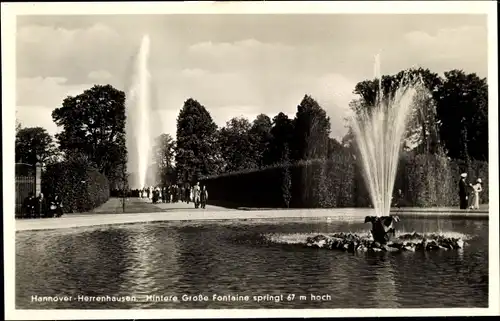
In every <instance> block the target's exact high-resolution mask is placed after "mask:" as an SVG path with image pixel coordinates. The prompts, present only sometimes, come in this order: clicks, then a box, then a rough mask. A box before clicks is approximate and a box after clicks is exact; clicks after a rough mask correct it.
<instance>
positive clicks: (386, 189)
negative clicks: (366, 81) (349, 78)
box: [352, 56, 418, 217]
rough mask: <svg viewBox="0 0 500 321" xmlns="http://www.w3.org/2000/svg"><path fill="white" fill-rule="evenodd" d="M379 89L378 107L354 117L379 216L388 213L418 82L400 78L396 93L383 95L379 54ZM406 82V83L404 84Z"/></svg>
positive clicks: (363, 163) (363, 111)
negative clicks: (387, 95)
mask: <svg viewBox="0 0 500 321" xmlns="http://www.w3.org/2000/svg"><path fill="white" fill-rule="evenodd" d="M374 70H375V78H376V79H378V90H379V91H378V92H379V94H378V95H377V99H376V102H375V106H372V107H371V108H367V109H363V110H361V111H360V112H359V114H358V115H356V116H354V117H353V122H352V129H353V132H354V136H355V140H356V145H357V148H358V150H359V153H360V156H361V162H362V166H363V172H364V179H365V184H366V186H367V188H368V191H369V193H370V198H371V201H372V204H373V207H374V208H375V213H376V216H378V217H380V216H388V215H389V213H390V209H391V199H392V192H393V188H394V182H395V179H396V173H397V168H398V161H399V154H400V149H401V144H402V141H403V138H404V134H405V129H406V124H407V121H408V118H409V116H410V114H411V111H412V106H413V102H414V99H415V97H416V95H417V87H418V85H417V84H416V83H410V82H408V81H401V82H400V84H399V86H398V88H397V89H396V91H395V93H394V94H393V95H391V96H389V97H384V95H383V94H382V92H383V91H382V81H381V78H382V77H381V73H380V60H379V56H377V57H376V60H375V68H374ZM405 83H406V84H405Z"/></svg>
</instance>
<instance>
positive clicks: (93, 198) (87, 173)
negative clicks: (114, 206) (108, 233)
mask: <svg viewBox="0 0 500 321" xmlns="http://www.w3.org/2000/svg"><path fill="white" fill-rule="evenodd" d="M42 192H43V193H44V194H45V196H46V197H50V196H51V195H54V194H58V195H59V196H60V197H61V199H62V202H63V206H64V212H66V213H75V212H87V211H90V210H92V209H94V208H96V207H98V206H100V205H102V204H104V203H105V202H106V201H107V200H108V199H109V182H108V179H107V178H106V176H104V175H103V174H101V173H99V171H98V170H97V169H95V168H94V167H92V166H91V165H90V164H89V163H88V162H86V161H85V160H71V161H66V162H61V163H56V164H53V165H49V166H48V167H47V168H46V170H45V171H44V172H43V174H42Z"/></svg>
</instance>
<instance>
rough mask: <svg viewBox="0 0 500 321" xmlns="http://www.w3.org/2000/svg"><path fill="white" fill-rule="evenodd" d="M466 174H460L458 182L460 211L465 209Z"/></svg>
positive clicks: (466, 196) (466, 199)
mask: <svg viewBox="0 0 500 321" xmlns="http://www.w3.org/2000/svg"><path fill="white" fill-rule="evenodd" d="M466 178H467V173H462V174H461V175H460V181H459V182H458V197H459V198H460V209H462V210H465V209H467V205H468V204H467V202H468V193H467V189H468V186H469V184H467V182H466Z"/></svg>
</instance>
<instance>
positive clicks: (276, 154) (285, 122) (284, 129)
mask: <svg viewBox="0 0 500 321" xmlns="http://www.w3.org/2000/svg"><path fill="white" fill-rule="evenodd" d="M272 124H273V127H272V128H271V131H270V133H271V137H270V140H271V141H270V144H269V147H268V155H269V156H268V158H267V160H268V165H273V164H279V163H280V161H281V160H282V159H283V155H285V154H286V155H287V157H288V156H289V153H290V151H289V146H290V145H291V143H292V138H293V121H292V120H291V119H290V118H288V116H287V115H286V114H284V113H279V114H278V115H276V116H275V117H274V118H273V123H272Z"/></svg>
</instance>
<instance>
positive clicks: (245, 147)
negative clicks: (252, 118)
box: [218, 117, 259, 172]
mask: <svg viewBox="0 0 500 321" xmlns="http://www.w3.org/2000/svg"><path fill="white" fill-rule="evenodd" d="M251 129H252V124H251V123H250V122H249V121H248V119H246V118H243V117H234V118H232V119H230V120H229V121H228V122H227V123H226V126H225V127H222V128H221V129H220V130H219V134H218V143H219V145H220V149H221V155H222V159H223V160H224V165H225V171H228V172H234V171H240V170H243V169H247V168H258V167H259V164H258V162H259V160H258V159H257V154H259V153H258V152H256V149H255V147H256V146H255V143H256V142H255V140H254V138H253V137H252V136H251V134H252V133H251Z"/></svg>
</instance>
